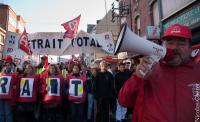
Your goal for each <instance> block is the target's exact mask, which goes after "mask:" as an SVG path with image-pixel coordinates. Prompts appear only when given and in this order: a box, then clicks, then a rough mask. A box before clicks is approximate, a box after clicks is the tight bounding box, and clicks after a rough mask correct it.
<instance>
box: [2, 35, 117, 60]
mask: <svg viewBox="0 0 200 122" xmlns="http://www.w3.org/2000/svg"><path fill="white" fill-rule="evenodd" d="M63 35H64V33H61V32H38V33H33V34H28V39H29V40H30V49H31V51H32V53H33V55H57V56H60V55H66V54H69V55H72V54H82V53H94V52H95V53H109V54H112V53H113V51H114V43H113V38H112V34H111V32H106V33H101V34H88V33H86V32H84V31H80V32H79V33H78V34H77V36H76V38H74V39H69V38H66V39H63ZM19 38H20V34H17V33H13V32H8V33H7V37H6V41H5V42H7V43H6V44H5V48H4V54H5V55H12V56H14V57H16V58H18V59H24V56H27V54H26V53H25V52H23V51H22V50H20V49H18V40H19ZM18 55H19V56H18Z"/></svg>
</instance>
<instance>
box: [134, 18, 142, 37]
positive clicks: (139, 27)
mask: <svg viewBox="0 0 200 122" xmlns="http://www.w3.org/2000/svg"><path fill="white" fill-rule="evenodd" d="M135 22H136V28H135V31H136V34H138V35H141V26H140V18H139V17H137V18H136V19H135Z"/></svg>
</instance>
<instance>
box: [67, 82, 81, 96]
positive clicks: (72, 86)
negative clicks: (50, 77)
mask: <svg viewBox="0 0 200 122" xmlns="http://www.w3.org/2000/svg"><path fill="white" fill-rule="evenodd" d="M69 95H70V96H73V97H77V98H81V97H82V96H83V80H81V79H70V81H69Z"/></svg>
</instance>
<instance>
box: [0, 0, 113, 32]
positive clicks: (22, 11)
mask: <svg viewBox="0 0 200 122" xmlns="http://www.w3.org/2000/svg"><path fill="white" fill-rule="evenodd" d="M113 1H114V0H106V3H107V11H108V10H109V9H111V4H112V2H113ZM0 2H4V3H6V4H8V5H10V6H11V8H12V9H13V10H14V11H15V12H16V13H17V14H18V15H21V16H22V17H23V18H24V19H25V21H26V22H27V24H26V30H27V32H28V33H33V32H61V31H62V32H64V28H63V27H62V26H61V24H62V23H64V22H67V21H69V20H71V19H74V18H75V17H77V16H78V15H79V14H81V19H80V23H79V30H81V29H82V30H84V31H86V30H87V24H96V20H98V19H102V18H103V17H104V16H105V14H106V10H105V0H0Z"/></svg>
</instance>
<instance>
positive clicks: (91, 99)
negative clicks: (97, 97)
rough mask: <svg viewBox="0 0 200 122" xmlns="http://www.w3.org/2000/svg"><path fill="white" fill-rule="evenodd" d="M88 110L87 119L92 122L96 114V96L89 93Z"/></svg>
mask: <svg viewBox="0 0 200 122" xmlns="http://www.w3.org/2000/svg"><path fill="white" fill-rule="evenodd" d="M87 97H88V110H87V114H88V115H87V119H88V120H91V119H92V117H93V115H94V114H92V113H93V112H94V95H93V94H90V93H88V96H87Z"/></svg>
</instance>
